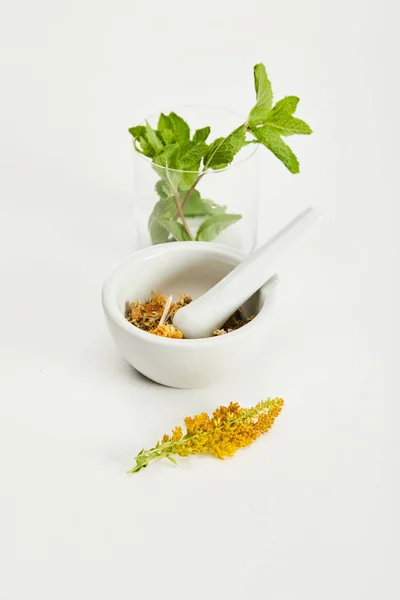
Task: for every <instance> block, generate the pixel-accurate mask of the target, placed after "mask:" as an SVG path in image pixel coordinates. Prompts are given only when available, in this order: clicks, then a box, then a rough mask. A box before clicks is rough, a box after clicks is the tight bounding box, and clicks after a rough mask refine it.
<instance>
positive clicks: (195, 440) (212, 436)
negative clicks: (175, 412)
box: [128, 398, 284, 473]
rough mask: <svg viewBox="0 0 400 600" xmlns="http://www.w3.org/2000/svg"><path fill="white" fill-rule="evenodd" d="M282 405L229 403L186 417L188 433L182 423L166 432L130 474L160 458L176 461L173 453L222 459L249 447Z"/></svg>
mask: <svg viewBox="0 0 400 600" xmlns="http://www.w3.org/2000/svg"><path fill="white" fill-rule="evenodd" d="M283 404H284V402H283V400H282V398H274V399H270V398H269V399H268V400H263V401H262V402H259V403H258V404H256V406H254V407H252V408H242V407H241V406H239V404H237V403H236V402H235V403H232V402H231V403H230V404H229V406H220V407H219V408H217V409H216V410H215V411H214V413H213V414H212V416H211V417H210V416H209V415H208V414H207V413H200V414H199V415H195V416H194V417H186V418H185V420H184V421H185V425H186V433H185V435H183V432H182V428H181V427H180V426H179V425H178V426H177V427H175V429H174V430H173V431H172V433H171V435H170V436H169V435H167V434H164V436H163V437H162V439H161V441H160V442H157V444H156V445H155V447H154V448H151V449H150V450H144V449H143V450H141V452H139V454H138V455H137V456H136V457H135V460H136V466H135V467H133V469H131V470H130V471H128V473H137V472H138V471H140V469H143V468H144V467H147V465H148V464H149V463H150V462H151V461H152V460H155V459H158V458H168V459H169V460H170V461H171V462H173V463H175V464H176V461H175V459H174V458H172V456H171V455H173V454H175V455H176V454H177V455H179V456H189V455H190V454H200V453H201V454H212V455H213V456H216V457H217V458H220V459H224V458H225V457H227V456H233V455H234V454H236V452H237V451H238V450H239V449H240V448H245V447H246V446H250V444H252V443H253V442H254V441H255V440H256V439H257V438H259V437H260V435H262V434H263V433H267V431H268V430H269V429H270V428H271V426H272V424H273V422H274V421H275V419H276V417H277V416H278V415H279V413H280V412H281V410H282V407H283Z"/></svg>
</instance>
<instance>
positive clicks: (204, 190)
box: [133, 106, 259, 253]
mask: <svg viewBox="0 0 400 600" xmlns="http://www.w3.org/2000/svg"><path fill="white" fill-rule="evenodd" d="M169 112H175V113H177V114H178V115H179V116H181V117H182V118H183V119H185V121H186V122H187V123H188V124H189V125H190V127H191V130H192V133H193V132H194V131H195V130H196V129H200V128H203V127H206V126H210V127H211V134H210V136H209V138H208V139H207V142H206V143H211V142H212V141H213V140H214V139H216V138H218V137H226V136H227V135H229V133H231V132H232V131H234V130H235V129H236V128H237V127H239V126H240V124H241V123H244V122H245V117H243V116H241V115H238V114H237V113H235V112H232V111H229V110H226V109H222V108H208V107H197V106H193V107H180V108H176V109H172V110H169V111H168V112H167V113H166V114H168V113H169ZM164 114H165V113H164ZM158 117H159V115H153V116H150V117H148V118H147V119H146V121H148V122H149V123H150V125H151V126H152V127H153V128H154V129H156V128H157V122H158ZM257 149H258V146H257V145H256V144H248V145H246V146H245V147H244V148H242V150H240V152H239V153H238V154H237V155H236V156H235V159H234V161H233V162H232V163H231V164H230V165H229V166H227V167H226V168H222V169H218V170H212V169H208V170H207V171H205V172H202V171H184V170H176V169H170V168H167V167H163V166H160V165H155V164H154V163H153V162H152V160H151V159H150V158H148V157H146V156H144V155H142V154H140V153H139V152H138V151H136V150H135V148H134V149H133V154H134V218H135V227H136V247H137V249H140V248H144V247H146V246H149V245H152V244H157V243H163V242H167V241H174V240H175V239H179V240H200V241H213V242H216V243H219V244H224V245H227V246H231V247H233V248H236V249H237V250H241V251H242V252H246V253H249V252H251V251H252V250H253V249H254V247H255V246H256V243H257V217H258V196H259V168H258V152H257Z"/></svg>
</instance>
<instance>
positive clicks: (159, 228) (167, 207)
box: [148, 182, 176, 244]
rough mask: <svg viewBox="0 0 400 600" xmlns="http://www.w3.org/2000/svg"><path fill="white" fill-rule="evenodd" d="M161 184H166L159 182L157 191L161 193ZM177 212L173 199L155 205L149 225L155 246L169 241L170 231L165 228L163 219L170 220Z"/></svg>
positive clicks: (163, 200)
mask: <svg viewBox="0 0 400 600" xmlns="http://www.w3.org/2000/svg"><path fill="white" fill-rule="evenodd" d="M161 184H164V182H157V184H156V189H157V191H159V190H160V191H161V189H160V185H161ZM157 186H158V187H157ZM162 193H163V192H162ZM175 212H176V204H175V201H174V199H173V198H166V199H161V200H159V201H158V202H157V203H156V204H155V206H154V208H153V212H152V213H151V215H150V217H149V223H148V227H149V233H150V237H151V241H152V243H153V244H163V243H164V242H166V241H167V240H168V238H169V231H168V229H166V228H165V227H164V225H163V219H170V218H171V217H173V216H174V214H175ZM159 219H160V220H159Z"/></svg>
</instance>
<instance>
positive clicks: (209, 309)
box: [173, 206, 319, 338]
mask: <svg viewBox="0 0 400 600" xmlns="http://www.w3.org/2000/svg"><path fill="white" fill-rule="evenodd" d="M318 219H319V215H318V213H317V211H316V210H315V209H314V208H313V207H312V206H309V207H308V208H306V209H305V210H304V211H303V212H301V213H300V214H299V215H298V216H297V217H295V218H294V219H293V220H292V221H290V222H289V223H288V224H287V225H286V226H285V227H283V228H282V229H281V230H280V231H278V233H276V234H275V235H274V236H272V237H271V238H270V239H269V240H268V241H267V242H266V243H265V244H263V245H262V246H260V247H259V248H257V250H255V251H254V252H253V253H252V254H251V255H250V256H249V257H248V258H246V259H245V260H244V261H243V262H241V263H240V264H239V265H238V266H237V267H235V268H234V269H233V270H232V271H231V272H230V273H228V275H226V277H224V278H223V279H221V281H219V282H218V283H217V284H216V285H215V286H214V287H212V288H211V289H209V290H208V291H207V292H206V293H205V294H203V295H202V296H200V298H197V300H194V301H193V302H191V303H190V304H188V305H187V306H184V307H183V308H181V309H179V310H178V311H177V313H176V315H175V317H174V321H173V322H174V325H175V327H176V328H177V329H180V330H181V331H182V332H183V334H184V336H185V337H186V338H203V337H209V336H210V335H212V332H213V331H214V329H216V328H218V327H221V326H222V325H223V324H224V323H225V322H226V321H227V319H229V317H230V316H231V315H232V314H233V313H234V312H235V311H236V310H237V308H238V307H240V306H241V305H242V304H243V303H244V302H245V301H246V300H248V299H249V298H250V297H251V296H252V295H253V294H254V293H255V292H256V291H257V290H259V289H260V287H261V286H262V285H263V284H264V283H265V282H266V281H268V280H269V279H270V278H271V277H272V276H273V275H274V274H275V273H276V272H277V271H278V270H279V269H280V267H281V264H282V262H283V260H284V258H285V256H286V255H287V254H288V253H289V252H290V251H291V250H292V244H293V242H294V241H295V240H296V239H297V238H298V237H300V236H301V234H302V233H304V232H305V231H306V230H307V229H308V227H310V226H311V225H312V224H314V223H315V222H316V221H318Z"/></svg>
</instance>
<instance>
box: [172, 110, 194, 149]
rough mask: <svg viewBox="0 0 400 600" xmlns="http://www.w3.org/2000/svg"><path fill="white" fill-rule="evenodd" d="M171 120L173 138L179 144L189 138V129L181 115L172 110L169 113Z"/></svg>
mask: <svg viewBox="0 0 400 600" xmlns="http://www.w3.org/2000/svg"><path fill="white" fill-rule="evenodd" d="M169 119H170V120H171V125H172V131H173V132H174V135H175V139H176V141H177V142H178V143H179V144H184V143H185V142H188V141H189V140H190V129H189V125H188V124H187V123H186V121H185V120H184V119H182V117H180V116H179V115H177V114H176V113H174V112H172V113H170V114H169Z"/></svg>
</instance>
